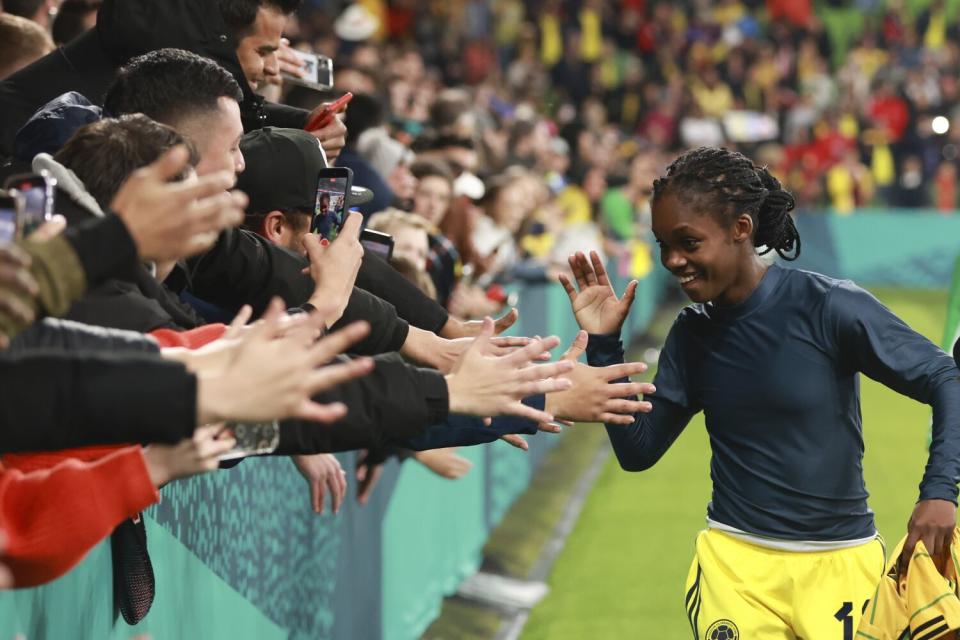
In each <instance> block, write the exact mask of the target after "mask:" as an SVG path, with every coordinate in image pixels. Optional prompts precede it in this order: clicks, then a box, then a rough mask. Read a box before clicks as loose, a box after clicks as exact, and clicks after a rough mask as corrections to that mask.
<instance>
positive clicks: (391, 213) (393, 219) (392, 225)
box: [367, 207, 437, 235]
mask: <svg viewBox="0 0 960 640" xmlns="http://www.w3.org/2000/svg"><path fill="white" fill-rule="evenodd" d="M367 228H368V229H371V230H373V231H380V232H382V233H389V234H391V235H392V234H393V232H394V231H395V230H396V229H409V228H413V229H422V230H423V231H425V232H426V233H427V235H430V234H435V233H437V230H436V228H434V226H433V225H432V224H430V223H429V222H428V221H427V220H426V218H423V217H422V216H418V215H417V214H415V213H410V212H409V211H403V210H401V209H397V208H395V207H388V208H386V209H384V210H383V211H380V212H378V213H375V214H373V215H372V216H370V223H369V224H368V225H367Z"/></svg>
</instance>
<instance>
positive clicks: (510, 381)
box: [447, 318, 573, 422]
mask: <svg viewBox="0 0 960 640" xmlns="http://www.w3.org/2000/svg"><path fill="white" fill-rule="evenodd" d="M492 337H493V320H491V319H490V318H486V319H485V320H484V322H483V331H481V333H480V335H479V336H478V337H477V338H476V339H475V340H474V343H473V345H472V346H471V347H470V348H469V349H467V350H466V351H465V352H464V354H463V357H462V358H461V359H460V361H459V362H457V364H456V365H455V366H454V367H453V370H452V371H451V373H450V374H449V375H447V388H448V390H449V395H450V412H451V413H463V414H468V415H475V416H497V415H515V416H519V417H522V418H527V419H529V420H535V421H537V422H550V421H552V420H553V416H551V415H550V414H548V413H546V412H545V411H538V410H537V409H534V408H533V407H528V406H527V405H525V404H523V403H522V402H521V400H522V399H523V398H525V397H527V396H530V395H535V394H538V393H552V392H555V391H560V390H563V389H568V388H569V387H570V381H569V380H567V379H566V378H559V377H556V376H562V375H564V374H566V373H567V372H569V371H570V370H571V369H572V368H573V364H572V363H570V362H568V361H561V362H554V363H550V364H533V363H534V362H536V361H537V359H538V358H539V357H540V356H541V355H542V354H543V353H545V352H547V351H549V350H550V349H552V348H554V347H555V346H557V344H559V342H560V340H559V339H558V338H556V337H550V338H546V339H535V340H533V341H532V342H531V343H530V344H528V345H527V346H525V347H522V348H519V349H516V350H515V351H513V352H511V353H509V354H507V355H501V356H497V355H493V347H492V346H491V344H490V342H491V339H492Z"/></svg>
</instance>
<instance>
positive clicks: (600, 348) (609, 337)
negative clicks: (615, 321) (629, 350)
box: [587, 333, 623, 367]
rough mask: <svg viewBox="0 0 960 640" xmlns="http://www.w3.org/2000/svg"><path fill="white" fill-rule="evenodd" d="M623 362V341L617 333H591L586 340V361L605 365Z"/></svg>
mask: <svg viewBox="0 0 960 640" xmlns="http://www.w3.org/2000/svg"><path fill="white" fill-rule="evenodd" d="M621 362H623V342H622V341H621V340H620V334H619V333H591V334H590V337H589V342H587V363H588V364H589V365H590V366H591V367H605V366H607V365H610V364H620V363H621Z"/></svg>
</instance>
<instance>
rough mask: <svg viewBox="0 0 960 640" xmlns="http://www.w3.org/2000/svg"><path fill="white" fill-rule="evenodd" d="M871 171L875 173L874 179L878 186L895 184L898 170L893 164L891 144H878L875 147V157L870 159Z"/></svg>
mask: <svg viewBox="0 0 960 640" xmlns="http://www.w3.org/2000/svg"><path fill="white" fill-rule="evenodd" d="M870 172H871V173H872V174H873V181H874V182H875V183H876V184H877V186H878V187H886V186H889V185H891V184H893V180H894V178H895V177H896V176H895V174H896V171H895V170H894V165H893V153H891V152H890V147H889V146H887V145H885V144H878V145H877V146H875V147H874V148H873V157H872V158H871V159H870Z"/></svg>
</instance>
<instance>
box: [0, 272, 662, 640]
mask: <svg viewBox="0 0 960 640" xmlns="http://www.w3.org/2000/svg"><path fill="white" fill-rule="evenodd" d="M613 279H614V281H615V286H616V288H617V291H618V292H619V291H622V290H623V287H624V286H625V285H626V282H627V279H626V278H623V277H618V276H616V275H614V276H613ZM665 280H666V276H665V274H664V273H662V270H660V269H657V270H656V271H655V272H654V273H653V274H651V275H650V276H649V277H647V278H646V279H644V280H643V281H642V282H641V286H640V288H639V290H638V295H637V301H636V303H635V305H634V312H633V313H632V314H631V318H630V327H629V330H630V331H631V332H636V331H640V330H642V329H643V328H645V326H646V324H647V323H648V321H649V318H650V317H651V316H652V314H653V312H654V310H655V308H656V305H657V303H658V300H659V297H660V294H661V293H662V291H663V288H664V282H665ZM516 290H517V292H518V294H519V303H518V307H519V310H520V320H519V322H518V327H517V329H516V330H515V333H518V334H523V335H534V334H538V335H553V334H555V335H558V336H560V337H561V338H562V339H563V341H564V346H562V347H561V348H560V349H558V351H560V350H562V349H565V348H566V346H565V345H566V343H568V342H569V341H570V339H572V337H573V336H574V335H575V333H576V330H577V327H576V324H575V322H574V320H573V318H572V315H571V313H570V306H569V301H568V300H567V296H566V294H565V293H564V291H563V289H562V288H561V287H560V286H559V285H558V284H551V285H547V284H530V285H524V286H519V287H517V289H516ZM625 333H626V332H625ZM318 428H322V427H318ZM556 438H557V436H553V435H550V434H540V435H537V436H535V437H532V438H531V439H530V440H531V450H530V452H528V453H526V454H524V453H523V452H520V451H518V450H516V449H514V448H512V447H510V446H509V445H507V444H505V443H502V442H498V443H496V444H494V445H490V446H483V447H474V448H471V449H468V450H461V452H462V453H463V454H464V455H465V456H466V457H468V458H469V459H470V460H471V461H472V462H473V463H474V467H473V469H472V470H471V472H470V473H469V474H468V475H467V476H466V477H465V478H463V479H461V480H459V481H456V482H448V481H444V480H441V479H440V478H437V477H436V476H434V475H432V474H430V473H429V472H427V471H425V470H424V469H423V468H422V467H420V466H419V465H417V464H416V463H413V462H407V463H405V464H403V465H402V466H401V465H399V464H398V463H396V462H391V463H389V464H388V466H387V470H386V472H385V473H384V477H383V478H382V480H381V482H380V485H379V486H378V488H377V490H376V491H375V492H374V494H373V497H372V499H371V502H370V503H369V504H368V505H367V506H365V507H359V506H358V505H357V504H356V502H355V501H354V499H353V496H355V487H354V486H352V485H353V480H352V474H350V475H351V488H350V493H349V498H350V502H349V503H348V504H347V505H345V508H344V509H342V510H341V512H340V514H339V515H338V516H336V517H334V516H331V515H329V514H326V515H323V516H316V515H314V514H312V512H311V511H310V510H309V507H308V492H307V487H306V483H305V482H304V481H303V480H302V479H301V478H300V476H299V475H298V473H297V472H296V470H295V469H294V467H293V465H292V464H291V463H290V462H289V460H285V459H282V458H277V459H273V458H259V459H251V460H246V461H244V462H243V464H241V465H239V466H238V467H236V468H235V469H231V470H225V471H220V472H217V473H214V474H209V475H207V476H204V477H202V478H194V479H191V480H188V481H183V482H176V483H173V484H171V485H170V486H168V487H166V488H164V490H163V492H162V493H163V499H162V501H161V503H160V504H158V505H156V506H154V507H153V508H151V509H150V510H149V512H148V515H147V517H146V522H147V528H148V540H149V549H150V555H151V558H152V561H153V566H154V570H155V572H156V580H157V591H156V599H155V601H154V604H153V608H152V609H151V611H150V614H149V615H148V616H147V617H146V618H145V619H144V620H143V621H142V622H141V623H140V624H139V625H137V626H136V627H130V626H128V625H127V624H125V623H124V622H123V620H122V619H120V620H119V621H117V620H115V619H114V617H113V596H112V578H111V561H110V548H109V544H108V543H107V542H104V543H101V544H100V545H99V546H97V547H96V548H95V549H94V550H93V551H92V552H91V553H90V554H89V555H88V556H87V558H86V559H85V560H84V561H83V562H82V563H81V564H80V565H79V566H78V567H77V568H75V569H74V570H73V571H71V572H70V573H69V574H68V575H66V576H64V577H63V578H61V579H60V580H57V581H55V582H54V583H52V584H50V585H47V586H45V587H42V588H38V589H24V590H18V591H13V592H7V593H2V594H0V640H12V639H13V638H19V637H20V636H22V637H23V638H25V639H26V640H41V639H45V638H49V639H51V640H54V639H55V640H61V639H71V640H72V639H85V638H90V639H96V640H101V639H111V640H127V639H129V638H131V637H133V636H136V635H138V634H149V635H150V636H152V637H153V639H154V640H166V639H180V638H203V639H204V640H215V639H219V638H223V639H224V640H226V639H229V640H246V639H250V640H254V639H256V640H265V639H266V640H269V639H273V638H278V639H279V638H296V639H306V638H311V639H314V638H338V639H341V638H342V639H351V640H353V639H363V640H377V639H378V638H383V639H384V640H402V639H408V638H416V637H418V636H419V635H420V634H421V633H422V632H423V630H424V629H425V628H426V627H427V626H428V625H429V624H430V622H431V621H432V620H433V619H434V618H435V617H436V616H437V614H438V613H439V610H440V606H441V602H442V598H443V597H444V596H445V595H449V594H451V593H453V592H454V591H455V590H456V588H457V586H458V585H459V583H460V582H461V581H462V580H463V578H465V577H466V576H468V575H470V574H471V573H473V572H474V571H475V570H476V568H477V567H478V565H479V563H480V560H481V550H482V548H483V544H484V542H485V540H486V538H487V535H488V533H489V531H490V530H491V528H492V527H495V526H496V525H497V524H498V523H499V522H500V520H501V519H502V518H503V515H504V514H505V513H506V511H507V509H509V507H510V505H511V504H512V503H513V501H514V500H515V499H516V498H517V496H519V495H520V494H521V493H522V492H523V490H524V489H525V488H526V486H527V485H528V483H529V481H530V478H531V477H532V475H533V473H535V472H536V467H537V464H538V463H539V461H540V460H541V459H542V457H543V455H544V453H545V452H546V451H547V450H548V449H549V448H550V447H551V446H552V445H553V444H554V443H555V442H556ZM338 457H339V458H340V460H341V462H342V463H343V465H344V468H346V469H348V470H352V469H353V462H354V456H353V455H352V454H346V455H342V456H338ZM117 481H118V482H122V481H123V479H122V478H118V479H117ZM91 499H93V496H91ZM18 634H19V635H18Z"/></svg>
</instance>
